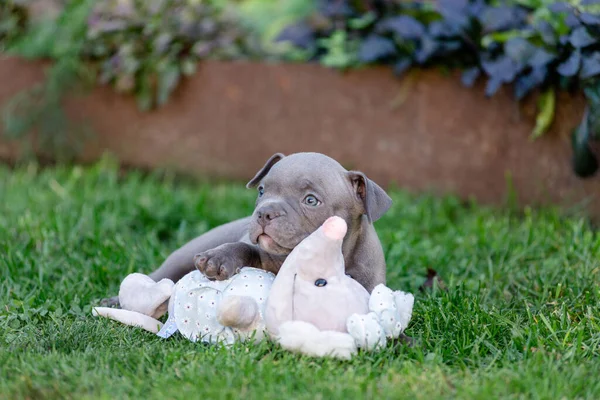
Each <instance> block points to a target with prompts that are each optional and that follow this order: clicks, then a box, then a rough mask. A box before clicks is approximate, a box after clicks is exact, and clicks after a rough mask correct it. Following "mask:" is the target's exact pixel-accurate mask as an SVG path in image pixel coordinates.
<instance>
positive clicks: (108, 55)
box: [85, 0, 259, 110]
mask: <svg viewBox="0 0 600 400" xmlns="http://www.w3.org/2000/svg"><path fill="white" fill-rule="evenodd" d="M256 54H259V47H258V44H257V43H256V42H255V41H254V39H253V38H252V36H251V35H248V34H247V32H246V31H245V30H244V29H242V28H241V27H240V25H239V24H238V23H236V20H235V19H234V18H233V16H231V15H229V14H228V12H227V10H226V9H224V8H221V7H215V6H213V5H211V4H210V3H207V2H202V1H199V0H163V1H156V0H154V1H146V0H121V1H112V0H104V1H100V2H97V3H96V6H95V7H94V10H93V11H92V14H91V16H90V18H89V26H88V30H87V39H86V43H85V57H86V58H87V59H89V60H93V61H97V62H98V63H99V64H100V74H99V79H100V82H101V83H104V84H107V83H110V84H113V85H114V86H115V88H116V89H117V90H118V91H119V92H122V93H134V94H135V95H136V98H137V101H138V106H139V107H140V109H142V110H149V109H151V108H153V107H155V106H161V105H164V104H165V103H166V102H167V100H168V99H169V96H170V95H171V94H172V93H173V91H174V90H175V88H176V87H177V85H178V84H179V82H180V81H181V80H182V79H183V78H184V77H185V76H189V75H192V74H194V73H195V71H196V66H197V63H198V62H199V61H200V60H202V59H207V58H217V59H242V58H247V57H248V55H256Z"/></svg>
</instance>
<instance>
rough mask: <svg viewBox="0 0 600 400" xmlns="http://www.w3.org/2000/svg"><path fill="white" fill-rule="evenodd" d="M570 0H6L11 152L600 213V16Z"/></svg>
mask: <svg viewBox="0 0 600 400" xmlns="http://www.w3.org/2000/svg"><path fill="white" fill-rule="evenodd" d="M595 3H596V2H595V1H590V0H582V1H579V0H571V1H569V2H555V1H550V0H511V1H499V0H498V1H486V0H443V1H419V0H413V1H404V0H403V1H400V0H354V1H353V0H287V1H276V0H153V1H142V0H71V1H67V0H5V1H4V2H3V3H2V5H1V6H0V82H1V83H0V106H1V107H2V126H1V127H0V157H1V158H2V159H3V160H4V161H6V162H10V163H14V162H20V161H22V160H24V159H28V158H31V157H36V158H37V159H38V160H45V161H51V162H55V161H58V162H62V163H64V162H66V163H72V162H76V163H89V162H94V161H95V160H98V159H99V158H100V157H101V156H102V155H103V154H105V153H107V152H108V153H111V154H113V155H114V156H116V157H117V158H118V159H119V160H120V161H121V162H122V163H123V164H124V165H129V166H134V167H140V168H144V169H150V170H152V169H155V168H167V169H170V170H175V171H177V172H179V173H183V174H187V175H193V176H198V177H217V178H226V179H242V180H243V179H248V178H250V177H251V173H250V171H254V170H256V168H258V167H259V166H260V165H262V163H263V162H264V160H266V159H267V158H268V157H269V156H270V155H271V154H273V153H275V152H283V153H292V152H298V151H318V152H322V153H326V154H328V155H330V156H332V157H334V158H336V159H338V160H339V161H340V162H341V163H342V164H344V165H345V166H347V167H349V168H355V169H361V170H364V171H365V172H366V173H367V174H369V176H371V177H373V178H374V179H376V180H377V181H378V182H380V183H381V184H382V185H384V186H388V185H390V184H393V185H398V186H401V187H403V188H406V189H408V190H410V191H415V192H424V191H425V192H431V191H433V192H434V193H450V194H456V195H459V196H460V197H462V198H465V199H466V198H475V199H477V200H479V201H482V202H484V203H492V204H506V202H507V201H509V200H510V201H515V202H516V203H517V204H519V205H560V206H564V207H566V208H567V209H569V210H577V211H581V210H584V211H585V212H586V213H587V212H591V213H592V214H593V215H598V213H599V212H600V201H597V200H598V195H599V194H600V190H599V189H598V185H597V183H596V182H595V181H594V179H589V178H593V176H594V175H595V173H596V170H597V168H598V162H597V153H595V149H596V148H597V144H596V140H597V139H596V138H597V137H598V133H597V132H598V122H597V120H598V118H597V114H598V108H599V105H600V96H599V91H598V85H597V77H598V74H600V17H599V16H598V11H599V10H600V9H599V7H600V6H598V5H596V4H595Z"/></svg>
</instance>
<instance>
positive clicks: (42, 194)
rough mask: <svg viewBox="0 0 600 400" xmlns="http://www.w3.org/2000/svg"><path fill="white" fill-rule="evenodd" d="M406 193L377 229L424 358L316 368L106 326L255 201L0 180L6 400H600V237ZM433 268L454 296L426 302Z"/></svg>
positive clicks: (1, 172)
mask: <svg viewBox="0 0 600 400" xmlns="http://www.w3.org/2000/svg"><path fill="white" fill-rule="evenodd" d="M391 196H392V197H393V199H394V202H395V205H394V207H393V209H392V210H391V211H390V212H389V213H388V214H387V215H386V216H385V217H384V218H383V219H382V220H380V221H378V222H377V223H376V226H377V230H378V232H379V235H380V238H381V240H382V242H383V245H384V249H385V252H386V257H387V262H388V277H389V280H388V286H390V287H392V288H398V289H404V290H410V291H413V293H415V294H416V295H417V297H416V304H415V310H414V314H413V321H412V323H411V325H410V327H409V329H408V330H407V332H406V333H407V334H408V335H410V336H413V337H415V338H416V339H417V341H418V345H417V346H416V347H414V348H407V347H406V346H401V345H397V346H396V347H390V348H388V349H386V350H385V351H382V352H379V353H372V354H360V355H359V356H357V357H356V358H355V359H353V360H352V361H350V362H341V361H332V360H314V359H310V358H306V357H300V356H296V355H292V354H289V353H286V352H284V351H282V350H280V349H278V348H277V347H275V346H272V345H270V344H262V345H259V346H250V345H249V346H242V345H239V346H237V347H235V348H234V349H233V350H225V349H223V348H218V347H206V346H202V345H196V344H193V343H191V342H188V341H187V340H185V339H183V338H182V337H180V336H174V337H172V338H171V339H169V340H166V341H165V340H162V339H160V338H157V337H154V336H153V335H152V334H150V333H147V332H144V331H141V330H138V329H135V328H131V327H125V326H122V325H120V324H118V323H115V322H112V321H108V320H104V319H102V320H100V319H95V318H94V317H92V316H91V305H93V304H95V302H97V301H98V300H99V299H101V298H102V297H105V296H106V295H114V294H116V293H117V291H118V286H119V283H120V280H121V279H122V278H123V277H125V276H126V275H127V274H128V273H130V272H134V271H142V272H150V271H152V270H153V268H155V267H156V266H157V265H158V264H159V263H161V262H162V260H163V259H164V258H165V257H166V256H167V255H168V254H169V252H170V251H172V250H174V249H175V248H176V247H177V246H179V245H181V244H183V243H184V242H186V241H187V240H188V239H190V238H192V237H194V236H195V235H198V234H200V233H202V232H205V231H206V230H208V229H209V228H211V227H214V226H216V225H218V224H221V223H224V222H226V221H229V220H232V219H235V218H238V217H242V216H245V215H247V214H249V213H250V212H251V210H252V206H253V203H254V197H255V192H254V191H250V190H246V189H244V188H243V185H242V184H239V183H235V184H234V183H220V184H212V185H209V184H206V183H198V182H190V181H185V180H177V179H174V178H173V177H171V176H169V175H164V174H163V175H158V174H155V175H150V176H148V175H144V174H142V173H138V172H129V173H127V174H121V173H119V169H118V168H117V167H116V166H115V165H114V164H113V163H111V162H110V161H106V160H105V161H104V162H102V163H99V164H97V165H96V166H94V167H91V168H79V167H75V168H52V169H45V170H42V169H38V168H37V167H35V166H23V167H19V168H17V169H14V170H11V169H9V168H7V167H3V166H0V274H1V276H2V279H1V280H0V399H1V398H7V399H8V398H10V399H13V398H31V399H33V398H75V399H82V398H111V399H121V398H129V397H130V398H182V399H183V398H185V399H189V398H198V399H214V398H239V399H245V398H278V399H288V398H305V399H314V398H322V399H333V398H343V399H346V400H351V399H356V398H360V397H367V398H374V397H381V398H398V399H402V398H407V399H428V400H430V399H434V398H481V399H489V398H547V399H559V398H569V399H571V398H588V399H592V398H596V399H598V398H600V359H599V354H600V347H599V343H600V306H599V300H600V287H599V284H598V282H599V281H600V279H599V278H600V273H599V271H600V268H599V265H600V235H598V234H597V233H595V232H594V231H593V230H592V229H591V228H590V226H589V225H588V224H587V223H586V222H585V221H584V220H579V219H563V218H560V217H559V216H558V214H556V213H554V212H552V211H542V212H531V211H526V212H525V213H524V214H521V215H515V214H511V213H509V212H508V211H499V210H494V209H488V208H484V207H480V206H477V205H470V204H469V205H465V204H463V203H461V202H460V201H458V200H456V199H455V198H435V197H428V196H420V197H415V196H410V195H408V194H406V193H404V192H401V191H393V192H392V193H391ZM216 204H219V205H220V206H219V207H216V206H215V205H216ZM427 267H433V268H435V269H436V270H438V271H439V273H440V274H441V276H442V277H443V279H444V281H445V282H446V284H447V286H448V288H449V290H448V291H447V292H443V291H434V292H431V293H427V294H423V293H419V292H418V287H419V286H420V285H421V283H422V282H423V281H424V279H425V278H424V275H425V271H426V269H427Z"/></svg>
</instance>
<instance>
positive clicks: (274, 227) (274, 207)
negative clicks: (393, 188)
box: [247, 153, 392, 255]
mask: <svg viewBox="0 0 600 400" xmlns="http://www.w3.org/2000/svg"><path fill="white" fill-rule="evenodd" d="M247 187H248V188H257V190H258V197H257V199H256V207H255V210H254V214H253V216H252V220H251V222H250V227H249V233H250V239H251V241H252V242H253V243H255V244H258V245H259V246H260V247H261V248H262V249H263V250H265V251H266V252H268V253H271V254H274V255H287V254H289V253H290V252H291V251H292V249H293V248H294V247H296V245H297V244H298V243H300V242H301V241H302V240H303V239H304V238H306V237H307V236H309V235H310V234H311V233H313V232H314V231H315V230H316V229H317V228H319V227H320V226H321V225H322V224H323V223H324V222H325V220H327V218H329V217H331V216H334V215H338V216H340V217H342V218H343V219H344V220H345V221H346V223H347V224H348V227H349V229H352V227H353V226H356V224H355V222H357V221H359V220H360V219H361V218H363V216H364V215H366V216H367V218H368V219H369V221H370V222H372V221H376V220H378V219H379V218H380V217H381V216H382V215H383V214H384V213H385V212H386V211H387V210H388V209H389V208H390V206H391V204H392V200H391V199H390V197H389V196H388V195H387V194H386V193H385V191H384V190H383V189H382V188H380V187H379V186H378V185H377V184H376V183H374V182H373V181H371V180H370V179H368V178H367V177H366V176H365V175H364V174H363V173H362V172H357V171H347V170H346V169H345V168H344V167H342V166H341V165H340V164H339V163H338V162H337V161H335V160H333V159H332V158H330V157H327V156H325V155H323V154H318V153H297V154H292V155H290V156H287V157H285V156H284V155H283V154H275V155H273V156H272V157H271V158H270V159H269V160H268V161H267V163H266V164H265V165H264V167H263V168H262V169H261V170H260V171H258V173H257V174H256V176H255V177H254V178H253V179H252V180H251V181H250V182H248V184H247Z"/></svg>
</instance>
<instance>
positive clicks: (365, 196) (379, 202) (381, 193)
mask: <svg viewBox="0 0 600 400" xmlns="http://www.w3.org/2000/svg"><path fill="white" fill-rule="evenodd" d="M348 177H349V179H350V183H351V184H352V188H353V189H354V192H355V193H356V195H357V196H358V199H359V200H360V201H362V203H363V205H364V207H365V214H367V217H368V218H369V222H375V221H377V220H378V219H379V218H381V216H382V215H383V214H385V213H386V212H387V210H389V209H390V207H391V206H392V199H391V198H390V196H388V194H387V193H386V192H385V190H383V189H382V188H380V187H379V185H377V184H376V183H375V182H373V181H372V180H370V179H369V178H367V177H366V176H365V174H363V173H362V172H358V171H349V172H348Z"/></svg>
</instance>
